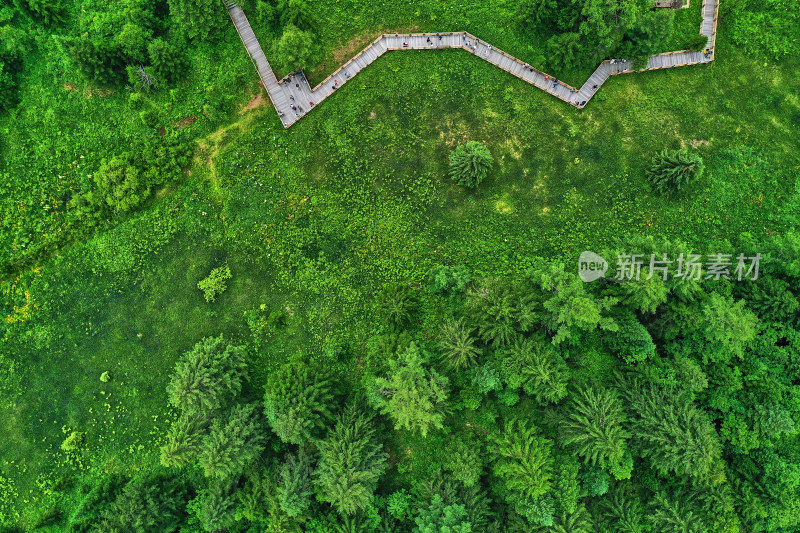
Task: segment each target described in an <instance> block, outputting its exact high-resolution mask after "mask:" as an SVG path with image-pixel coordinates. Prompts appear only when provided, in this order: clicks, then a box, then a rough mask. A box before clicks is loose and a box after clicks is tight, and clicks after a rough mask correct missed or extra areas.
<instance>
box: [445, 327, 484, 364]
mask: <svg viewBox="0 0 800 533" xmlns="http://www.w3.org/2000/svg"><path fill="white" fill-rule="evenodd" d="M472 333H473V328H470V327H469V326H467V325H466V324H465V323H464V320H463V319H458V320H451V321H450V322H447V323H446V324H445V325H444V327H443V328H442V333H441V339H440V340H439V352H440V353H441V359H442V362H443V363H444V365H445V366H446V367H447V368H449V369H450V370H463V369H465V368H469V367H471V366H472V365H474V364H475V363H476V362H477V360H478V358H479V357H480V356H481V353H482V350H481V349H480V348H478V347H477V346H475V338H474V337H473V336H472Z"/></svg>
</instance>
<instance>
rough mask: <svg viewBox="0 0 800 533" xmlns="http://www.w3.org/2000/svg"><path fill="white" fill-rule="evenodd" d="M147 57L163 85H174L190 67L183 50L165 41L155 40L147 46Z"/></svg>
mask: <svg viewBox="0 0 800 533" xmlns="http://www.w3.org/2000/svg"><path fill="white" fill-rule="evenodd" d="M147 55H148V57H149V58H150V64H151V65H152V66H153V73H154V74H155V76H156V79H157V80H158V82H160V84H161V85H164V84H174V83H175V82H177V81H178V80H179V79H180V77H181V76H183V74H184V73H185V72H186V69H187V66H188V65H187V62H186V58H185V57H184V54H183V52H182V51H181V49H180V48H179V47H178V46H175V45H174V44H172V43H170V42H168V41H165V40H164V39H160V38H159V39H155V40H153V41H152V42H151V43H150V44H149V45H148V46H147Z"/></svg>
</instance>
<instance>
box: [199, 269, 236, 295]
mask: <svg viewBox="0 0 800 533" xmlns="http://www.w3.org/2000/svg"><path fill="white" fill-rule="evenodd" d="M232 277H233V274H231V269H230V267H228V265H225V266H222V267H218V268H215V269H214V270H212V271H211V273H210V274H209V275H208V277H207V278H206V279H204V280H201V281H200V282H198V284H197V288H198V289H200V290H201V291H203V296H204V297H205V299H206V301H207V302H213V301H214V300H215V299H216V298H217V296H219V295H220V294H222V293H223V292H225V289H227V288H228V285H227V284H226V283H225V280H228V279H231V278H232Z"/></svg>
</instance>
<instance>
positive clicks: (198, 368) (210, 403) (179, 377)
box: [167, 335, 247, 413]
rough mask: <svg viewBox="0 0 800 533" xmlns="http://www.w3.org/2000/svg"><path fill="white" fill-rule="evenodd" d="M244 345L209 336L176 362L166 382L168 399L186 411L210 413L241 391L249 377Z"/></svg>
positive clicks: (220, 337) (173, 404)
mask: <svg viewBox="0 0 800 533" xmlns="http://www.w3.org/2000/svg"><path fill="white" fill-rule="evenodd" d="M246 369H247V365H246V363H245V349H244V347H243V346H231V345H230V344H228V343H227V342H225V340H224V339H223V338H222V335H220V336H219V337H206V338H204V339H203V340H201V341H200V342H198V343H197V344H196V345H195V346H194V348H192V350H191V351H189V352H186V353H185V354H184V355H183V356H182V357H181V358H180V359H179V360H178V362H177V364H176V365H175V373H174V374H173V376H172V379H171V380H170V382H169V385H167V395H168V396H169V403H170V404H171V405H172V406H173V407H176V408H178V409H181V410H183V411H186V412H193V411H195V412H198V413H209V412H210V411H213V410H216V409H219V408H221V407H223V406H224V405H225V403H226V402H227V401H228V400H229V399H230V398H231V397H234V396H237V395H238V394H239V391H240V390H241V388H242V382H243V381H244V380H245V379H246Z"/></svg>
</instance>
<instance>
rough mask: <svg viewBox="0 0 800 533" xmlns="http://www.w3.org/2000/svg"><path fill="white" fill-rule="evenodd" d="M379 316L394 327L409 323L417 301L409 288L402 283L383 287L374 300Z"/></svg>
mask: <svg viewBox="0 0 800 533" xmlns="http://www.w3.org/2000/svg"><path fill="white" fill-rule="evenodd" d="M375 306H376V311H377V312H378V314H379V316H380V317H381V318H382V319H383V320H385V321H387V322H388V323H389V324H390V325H391V326H393V327H395V328H402V327H404V326H406V325H408V324H409V322H410V321H411V317H412V316H413V314H414V311H415V310H416V309H417V307H418V306H419V301H418V299H417V298H416V296H415V295H414V293H413V292H412V290H411V288H410V287H408V286H407V285H404V284H402V283H391V284H389V285H387V286H386V287H384V289H383V291H381V293H380V294H379V295H378V298H377V300H376V302H375Z"/></svg>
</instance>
